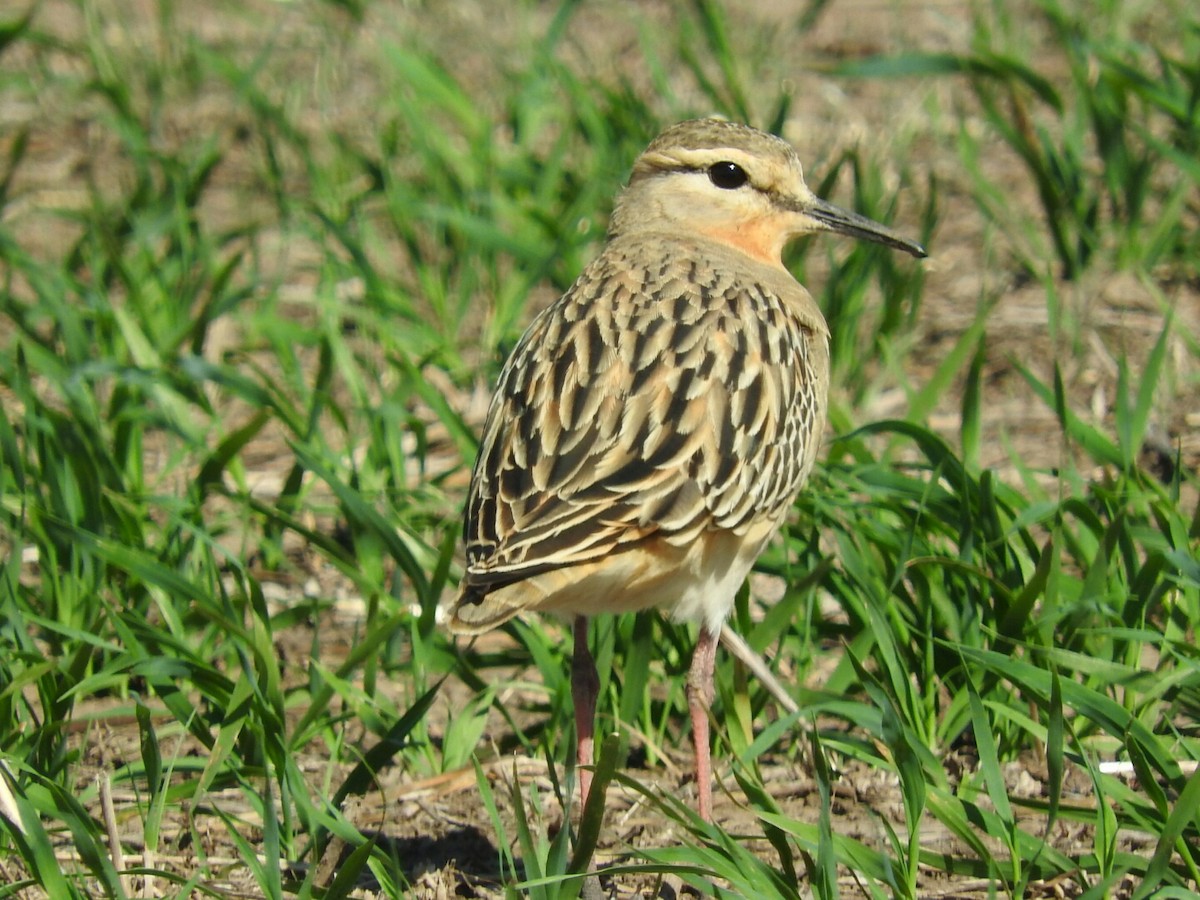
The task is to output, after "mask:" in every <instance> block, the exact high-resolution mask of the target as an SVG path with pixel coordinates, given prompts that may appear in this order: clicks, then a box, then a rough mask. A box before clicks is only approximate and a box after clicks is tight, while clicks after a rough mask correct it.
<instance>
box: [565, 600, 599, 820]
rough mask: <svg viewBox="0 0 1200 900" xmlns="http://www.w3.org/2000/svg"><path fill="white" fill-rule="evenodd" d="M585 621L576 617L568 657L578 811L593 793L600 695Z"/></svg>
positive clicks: (585, 618) (583, 618)
mask: <svg viewBox="0 0 1200 900" xmlns="http://www.w3.org/2000/svg"><path fill="white" fill-rule="evenodd" d="M587 633H588V620H587V617H586V616H576V617H575V653H574V655H573V656H572V657H571V698H572V699H573V700H574V701H575V740H576V747H575V750H576V752H575V760H576V763H577V765H576V769H575V772H576V775H577V777H578V778H579V811H580V814H581V815H582V813H583V808H584V807H585V806H587V798H588V793H589V792H590V791H591V789H592V770H591V766H592V763H593V762H594V759H595V749H596V741H595V735H596V695H597V694H599V693H600V677H599V676H598V675H597V674H596V661H595V660H594V659H592V652H591V651H590V650H589V649H588V639H587Z"/></svg>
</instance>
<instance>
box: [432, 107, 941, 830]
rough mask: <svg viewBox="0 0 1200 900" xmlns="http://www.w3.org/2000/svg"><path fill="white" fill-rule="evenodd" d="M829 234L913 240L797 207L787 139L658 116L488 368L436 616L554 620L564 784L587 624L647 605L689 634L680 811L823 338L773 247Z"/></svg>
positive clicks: (800, 467) (582, 686) (804, 457)
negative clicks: (461, 568)
mask: <svg viewBox="0 0 1200 900" xmlns="http://www.w3.org/2000/svg"><path fill="white" fill-rule="evenodd" d="M817 231H837V232H841V233H843V234H848V235H851V236H853V237H857V238H863V239H866V240H869V241H876V242H878V243H881V244H886V245H888V246H890V247H895V248H897V249H900V250H904V251H906V252H908V253H911V254H912V255H913V256H916V257H923V256H925V250H924V248H922V247H921V246H920V245H919V244H917V243H914V242H912V241H909V240H906V239H905V238H903V237H901V236H899V235H898V234H896V233H895V232H893V231H892V230H890V229H888V228H886V227H885V226H883V225H880V224H879V223H877V222H873V221H871V220H870V219H867V218H865V217H863V216H860V215H857V214H855V213H852V212H849V211H847V210H844V209H841V208H839V207H837V206H834V205H832V204H830V203H826V202H825V201H823V200H820V199H818V198H817V197H816V196H815V195H814V194H813V193H812V191H810V190H809V189H808V187H807V186H806V185H805V183H804V177H803V174H802V172H801V167H800V161H799V159H798V158H797V156H796V152H795V150H793V149H792V147H791V146H790V145H789V144H787V143H786V142H784V141H782V140H780V139H779V138H777V137H774V136H772V135H769V134H766V133H764V132H761V131H758V130H756V129H753V128H749V127H746V126H744V125H738V124H735V123H732V122H726V121H722V120H717V119H697V120H693V121H688V122H683V123H680V124H678V125H675V126H672V127H670V128H668V129H667V130H666V131H664V132H663V133H662V134H660V135H659V136H658V137H657V138H655V139H654V141H653V142H651V144H650V146H649V147H647V148H646V150H645V152H643V153H642V155H641V156H640V157H638V160H637V162H636V163H635V164H634V167H633V172H632V174H631V176H630V179H629V184H628V186H627V187H626V188H625V190H624V191H622V193H621V195H620V196H619V197H618V198H617V202H616V207H615V209H614V211H613V215H612V220H611V223H610V226H609V232H608V241H607V243H606V245H605V247H604V250H603V252H602V253H601V254H600V256H599V257H598V258H597V259H596V260H595V261H594V262H593V263H592V264H591V265H589V266H588V267H587V268H586V269H585V270H584V272H583V274H582V275H580V276H579V279H578V280H577V281H576V282H575V284H574V285H572V287H571V289H570V290H568V291H567V292H566V293H565V294H564V295H563V296H562V297H561V298H559V300H558V301H557V302H556V303H554V304H553V305H551V306H550V307H549V308H547V309H546V310H545V311H544V312H542V313H541V314H540V315H539V316H537V318H536V319H534V321H533V323H532V324H531V325H530V326H529V328H528V330H527V331H526V332H525V334H524V336H523V337H522V338H521V340H520V342H519V343H518V344H517V346H516V348H515V349H514V350H513V353H512V355H511V356H510V357H509V359H508V362H507V363H506V364H505V366H504V370H503V371H502V372H501V375H500V382H499V384H498V385H497V387H496V393H495V395H494V396H493V398H492V403H491V407H490V409H489V411H488V416H487V423H486V425H485V426H484V432H483V440H482V443H481V444H480V448H479V457H478V460H477V461H476V463H475V469H474V473H473V475H472V479H471V490H470V496H469V499H468V502H467V511H466V522H465V526H464V529H463V531H464V538H465V540H466V550H467V570H466V574H465V576H464V578H463V580H462V586H461V592H460V594H459V596H458V598H457V600H456V601H455V603H454V605H453V607H452V609H451V612H450V620H449V627H450V629H451V630H452V631H454V632H457V633H460V634H478V633H480V632H483V631H487V630H488V629H491V628H495V627H496V626H497V625H500V624H502V623H504V622H506V621H508V620H509V619H511V618H512V617H513V616H515V615H518V614H519V613H522V612H525V611H527V610H537V611H539V612H551V613H557V614H559V615H563V616H568V617H572V618H573V619H574V638H575V653H574V659H573V662H572V669H571V684H572V697H573V699H574V701H575V724H576V737H577V739H578V762H579V765H580V769H579V771H580V779H579V784H580V798H581V801H582V802H583V803H585V804H586V801H587V795H588V791H589V789H590V786H591V777H592V776H591V772H590V770H589V769H588V768H586V767H588V766H590V765H591V764H592V762H593V743H594V742H593V729H594V718H595V708H596V694H597V692H598V685H599V680H598V678H597V676H596V667H595V662H594V661H593V659H592V656H591V653H590V651H589V650H588V641H587V617H588V616H592V615H597V614H599V613H623V612H630V611H634V610H642V609H647V608H649V607H652V606H658V607H662V608H663V609H664V610H666V611H667V612H669V614H670V616H671V618H672V619H673V620H675V621H677V622H697V623H699V626H700V636H699V640H698V642H697V644H696V649H695V653H694V655H693V657H692V664H691V669H690V671H689V673H688V679H687V691H686V693H687V698H688V709H689V712H690V715H691V722H692V737H693V739H694V742H695V759H696V785H697V792H698V804H697V805H698V808H699V813H700V815H701V816H702V817H703V818H704V819H705V820H707V821H711V818H712V778H711V762H710V756H709V754H710V750H709V733H708V710H709V705H710V704H711V702H712V698H713V665H714V662H715V658H716V649H717V641H718V638H719V636H720V633H721V627H722V624H723V623H724V621H725V619H726V617H727V616H728V614H729V610H730V609H731V607H732V606H733V602H734V596H735V594H736V593H737V591H738V589H739V587H740V586H741V584H742V582H743V580H745V578H746V574H747V573H748V572H749V571H750V567H751V566H752V565H753V564H754V561H755V559H756V558H757V557H758V555H759V553H760V552H761V551H762V549H763V546H764V545H765V544H766V542H767V541H768V540H769V539H770V538H771V536H772V535H774V534H775V532H776V530H777V529H778V528H779V526H780V523H781V522H782V521H783V519H784V517H785V515H786V514H787V511H788V508H789V507H790V506H791V505H792V501H793V500H794V499H795V497H796V494H797V492H798V491H799V490H800V487H801V486H802V485H803V484H804V481H805V479H806V478H807V477H808V473H809V471H810V470H811V469H812V466H813V461H814V460H815V459H816V455H817V447H818V445H819V444H820V441H821V433H822V430H823V428H824V423H825V404H826V395H827V393H828V389H829V330H828V327H827V326H826V324H825V320H824V318H823V317H822V316H821V311H820V310H819V309H818V308H817V305H816V303H815V302H814V301H813V299H812V297H811V296H810V295H809V293H808V291H806V290H805V289H804V288H803V287H802V286H801V285H800V284H799V283H797V282H796V280H795V279H794V278H793V277H792V275H791V273H789V272H788V270H787V269H786V268H785V267H784V265H783V261H782V253H783V247H784V245H785V244H786V243H787V242H788V241H789V240H791V239H792V238H795V237H798V236H800V235H804V234H809V233H811V232H817Z"/></svg>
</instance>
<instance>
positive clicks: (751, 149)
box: [609, 119, 926, 265]
mask: <svg viewBox="0 0 1200 900" xmlns="http://www.w3.org/2000/svg"><path fill="white" fill-rule="evenodd" d="M638 231H659V232H661V231H671V232H675V233H680V234H686V233H693V234H700V235H703V236H706V237H709V238H712V239H714V240H717V241H719V242H721V243H724V244H727V245H729V246H732V247H735V248H737V249H739V250H741V251H742V252H744V253H746V254H748V255H749V256H751V257H754V258H755V259H759V260H761V261H763V262H767V263H770V264H773V265H782V261H781V258H782V254H783V248H784V245H785V244H787V242H788V241H789V240H791V239H792V238H795V237H799V236H801V235H805V234H811V233H813V232H817V231H834V232H839V233H841V234H847V235H850V236H851V237H855V238H860V239H862V240H868V241H874V242H876V243H879V244H885V245H887V246H889V247H893V248H895V249H897V250H903V251H905V252H906V253H910V254H912V255H913V256H915V257H918V258H920V257H923V256H925V255H926V254H925V248H924V247H922V246H921V245H920V244H918V243H916V242H915V241H911V240H909V239H907V238H905V237H902V236H901V235H899V234H897V233H896V232H895V231H893V230H892V229H890V228H888V227H887V226H886V225H882V224H880V223H879V222H875V221H873V220H871V219H868V218H866V217H865V216H860V215H858V214H857V213H854V212H851V211H850V210H847V209H842V208H841V207H839V206H835V205H834V204H832V203H827V202H826V201H824V200H822V199H820V198H819V197H817V196H816V195H815V194H814V193H813V192H812V191H810V190H809V189H808V186H807V185H806V184H805V183H804V173H803V170H802V169H801V166H800V160H799V158H798V157H797V156H796V151H795V150H793V149H792V147H791V145H790V144H788V143H787V142H786V141H783V140H781V139H779V138H777V137H775V136H774V135H770V134H767V133H765V132H762V131H759V130H757V129H755V128H750V127H748V126H745V125H739V124H737V123H734V122H726V121H723V120H721V119H694V120H691V121H687V122H681V123H680V124H678V125H673V126H672V127H670V128H668V129H667V130H666V131H664V132H663V133H662V134H660V135H659V136H658V137H657V138H655V139H654V140H653V141H652V142H651V144H650V146H649V147H647V148H646V150H645V151H644V152H643V153H642V155H641V156H639V157H638V159H637V162H636V163H635V164H634V167H633V173H632V175H631V176H630V179H629V185H628V186H627V187H626V188H625V190H624V191H623V192H622V193H621V196H620V197H619V198H618V199H617V205H616V209H615V210H614V211H613V217H612V222H611V224H610V226H609V234H610V236H613V237H616V236H620V235H625V234H630V233H635V232H638Z"/></svg>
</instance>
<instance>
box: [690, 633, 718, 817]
mask: <svg viewBox="0 0 1200 900" xmlns="http://www.w3.org/2000/svg"><path fill="white" fill-rule="evenodd" d="M719 639H720V633H719V632H712V631H709V630H708V629H707V628H705V627H703V626H701V628H700V639H699V640H698V641H696V650H695V652H694V653H693V654H692V668H691V670H690V671H689V672H688V679H687V701H688V711H689V712H690V713H691V716H692V742H693V743H694V744H695V747H696V805H697V806H698V807H699V812H700V818H702V819H703V820H704V821H705V822H711V821H712V759H711V755H710V752H709V748H708V708H709V706H711V705H712V701H713V667H714V665H715V664H716V661H717V641H718V640H719Z"/></svg>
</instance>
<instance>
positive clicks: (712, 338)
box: [459, 246, 828, 605]
mask: <svg viewBox="0 0 1200 900" xmlns="http://www.w3.org/2000/svg"><path fill="white" fill-rule="evenodd" d="M689 257H690V259H689ZM695 257H696V254H695V252H694V251H693V252H691V253H682V252H681V253H679V254H675V255H671V254H660V255H657V256H656V257H655V261H654V263H653V264H646V263H644V262H639V260H638V258H637V254H635V253H634V254H630V253H624V254H623V253H622V252H620V250H619V248H613V247H611V246H610V248H609V250H608V251H606V253H605V254H604V255H602V256H601V257H600V258H599V259H597V260H596V262H594V263H593V264H592V265H591V266H590V267H589V268H588V269H587V270H586V271H585V272H584V274H583V275H581V276H580V278H579V280H578V281H577V282H576V283H575V285H574V286H573V287H572V288H571V289H570V290H569V291H568V292H567V294H565V295H564V296H563V297H562V298H561V299H560V300H559V301H558V302H557V303H555V304H554V305H553V306H551V307H550V308H549V309H547V310H546V311H545V312H543V313H542V314H541V315H540V316H539V317H538V318H537V319H536V320H535V321H534V323H533V324H532V325H531V326H530V328H529V330H528V331H527V332H526V333H525V335H524V336H523V337H522V339H521V341H520V343H519V344H518V346H517V347H516V349H515V350H514V351H513V354H512V356H511V357H510V358H509V360H508V362H507V364H506V365H505V368H504V370H503V372H502V374H501V377H500V382H499V385H498V386H497V390H496V394H495V396H494V397H493V400H492V405H491V408H490V410H489V413H488V418H487V423H486V425H485V428H484V434H483V440H482V443H481V446H480V452H479V458H478V460H477V462H476V465H475V471H474V475H473V478H472V485H471V492H470V497H469V500H468V507H467V516H466V524H465V528H464V537H465V539H466V544H467V560H468V568H467V572H466V576H465V578H464V581H463V595H462V597H461V598H460V601H459V604H460V605H461V604H462V603H463V602H464V601H467V600H469V599H471V598H474V600H475V602H478V599H479V598H480V597H481V596H483V595H485V594H487V593H488V592H489V591H491V590H493V589H495V588H497V587H500V586H503V585H506V584H511V583H513V582H515V581H519V580H521V579H524V578H527V577H530V576H532V575H535V574H538V573H540V572H544V571H547V570H549V569H555V568H560V567H563V566H570V565H574V564H578V563H582V562H586V561H589V560H594V559H598V558H600V557H602V556H605V555H607V554H610V553H613V552H617V551H620V550H621V549H623V548H625V547H627V546H630V545H633V544H636V543H639V542H641V541H643V540H645V539H646V538H648V537H650V536H651V535H657V536H658V537H660V538H665V539H667V540H669V541H671V542H672V543H677V544H682V543H685V542H687V541H689V540H692V539H694V538H695V537H696V535H698V534H699V533H700V532H701V531H702V530H704V529H705V528H710V527H717V528H724V529H731V530H738V529H742V528H745V527H748V526H749V524H750V523H751V522H752V521H754V520H755V519H757V518H761V516H762V515H763V514H764V512H765V511H770V512H771V514H777V513H781V512H782V510H783V509H784V508H785V507H786V506H787V505H789V504H790V503H791V500H792V498H793V497H794V495H795V493H796V491H797V490H798V489H799V487H800V485H801V483H802V482H803V480H804V478H805V476H806V475H807V473H808V469H809V468H810V467H811V464H812V460H813V457H814V455H815V443H816V441H817V440H819V433H820V425H821V422H822V420H823V418H824V410H823V398H824V385H823V384H821V385H818V384H816V383H814V382H815V381H817V380H820V379H827V374H826V373H827V368H828V349H827V344H826V339H825V334H824V330H823V328H814V327H811V325H810V323H806V322H804V321H802V320H801V319H800V318H799V317H797V316H796V315H795V314H794V313H795V310H794V309H792V308H791V307H789V305H788V304H786V303H785V302H784V301H783V300H781V299H780V297H779V296H778V295H777V293H775V292H773V291H772V290H770V289H768V288H765V287H763V286H761V285H756V284H750V285H748V286H747V285H739V284H734V283H733V282H732V280H731V279H727V278H723V277H722V276H721V275H720V274H719V272H720V271H721V269H722V268H723V267H717V266H713V265H705V264H704V263H703V262H700V263H698V262H695V261H694V260H695ZM676 260H678V261H676ZM795 290H796V291H799V292H801V293H803V289H802V288H800V287H799V285H796V286H795ZM803 299H804V300H807V301H808V303H810V304H811V299H809V298H808V297H807V294H804V297H803ZM795 305H798V304H795V303H793V306H795ZM814 423H815V425H814Z"/></svg>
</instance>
